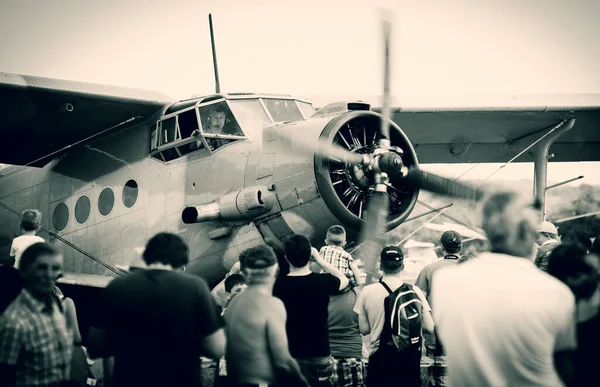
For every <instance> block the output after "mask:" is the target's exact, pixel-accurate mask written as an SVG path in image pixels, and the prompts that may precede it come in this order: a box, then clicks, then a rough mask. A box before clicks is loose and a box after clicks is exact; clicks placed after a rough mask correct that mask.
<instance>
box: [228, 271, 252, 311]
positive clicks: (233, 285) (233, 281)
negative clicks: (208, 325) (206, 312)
mask: <svg viewBox="0 0 600 387" xmlns="http://www.w3.org/2000/svg"><path fill="white" fill-rule="evenodd" d="M247 287H248V281H247V280H246V277H244V275H243V274H239V273H236V274H232V275H230V276H229V277H227V278H226V279H225V296H226V298H227V302H226V304H225V308H224V309H223V313H221V315H224V314H225V310H227V307H228V306H229V303H230V302H231V300H233V298H234V297H235V296H237V295H238V294H240V293H241V292H243V291H244V290H245V289H246V288H247Z"/></svg>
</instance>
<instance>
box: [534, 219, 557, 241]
mask: <svg viewBox="0 0 600 387" xmlns="http://www.w3.org/2000/svg"><path fill="white" fill-rule="evenodd" d="M537 231H538V234H537V240H536V242H537V244H538V245H541V244H542V243H544V242H545V241H547V240H550V239H556V240H558V230H557V229H556V226H555V225H553V224H552V223H550V222H546V221H544V222H542V223H540V225H539V227H538V230H537Z"/></svg>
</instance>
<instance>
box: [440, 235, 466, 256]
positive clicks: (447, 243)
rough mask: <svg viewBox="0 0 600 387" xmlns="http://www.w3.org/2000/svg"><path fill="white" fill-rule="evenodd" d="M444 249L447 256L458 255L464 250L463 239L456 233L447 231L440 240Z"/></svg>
mask: <svg viewBox="0 0 600 387" xmlns="http://www.w3.org/2000/svg"><path fill="white" fill-rule="evenodd" d="M440 242H441V244H442V248H443V249H444V251H445V252H446V254H458V253H460V249H461V248H462V238H461V237H460V234H459V233H457V232H456V231H452V230H449V231H446V232H445V233H443V234H442V237H441V238H440Z"/></svg>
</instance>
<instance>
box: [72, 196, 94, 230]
mask: <svg viewBox="0 0 600 387" xmlns="http://www.w3.org/2000/svg"><path fill="white" fill-rule="evenodd" d="M90 207H91V205H90V199H89V198H88V197H87V196H82V197H80V198H79V199H77V204H75V220H76V221H77V223H79V224H83V223H85V222H87V220H88V218H89V217H90Z"/></svg>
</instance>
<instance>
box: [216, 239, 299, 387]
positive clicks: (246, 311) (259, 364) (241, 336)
mask: <svg viewBox="0 0 600 387" xmlns="http://www.w3.org/2000/svg"><path fill="white" fill-rule="evenodd" d="M240 264H241V269H242V272H243V273H244V274H245V275H246V277H247V279H248V288H247V289H246V290H245V291H244V292H243V293H241V294H239V295H238V296H237V297H235V298H234V299H233V300H231V303H230V305H229V306H228V308H227V310H226V311H225V321H226V323H227V324H226V327H225V331H226V334H227V349H226V352H225V353H226V359H227V371H228V373H229V377H230V380H231V381H232V382H233V385H236V386H248V387H250V386H257V387H259V386H261V387H262V386H267V385H269V386H273V385H278V386H290V387H295V386H303V387H304V386H308V384H307V382H306V379H305V378H304V376H303V375H302V373H301V371H300V368H299V366H298V363H296V361H295V360H294V359H293V358H292V356H291V355H290V352H289V349H288V340H287V334H286V326H285V324H286V319H287V316H286V310H285V306H284V305H283V302H282V301H281V300H280V299H278V298H275V297H273V296H272V291H273V285H274V283H275V279H276V277H277V270H278V267H279V266H278V265H277V257H276V256H275V254H274V253H273V251H272V250H271V249H270V248H268V247H266V246H258V247H254V248H251V249H248V250H246V251H244V252H243V253H242V255H241V256H240Z"/></svg>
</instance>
